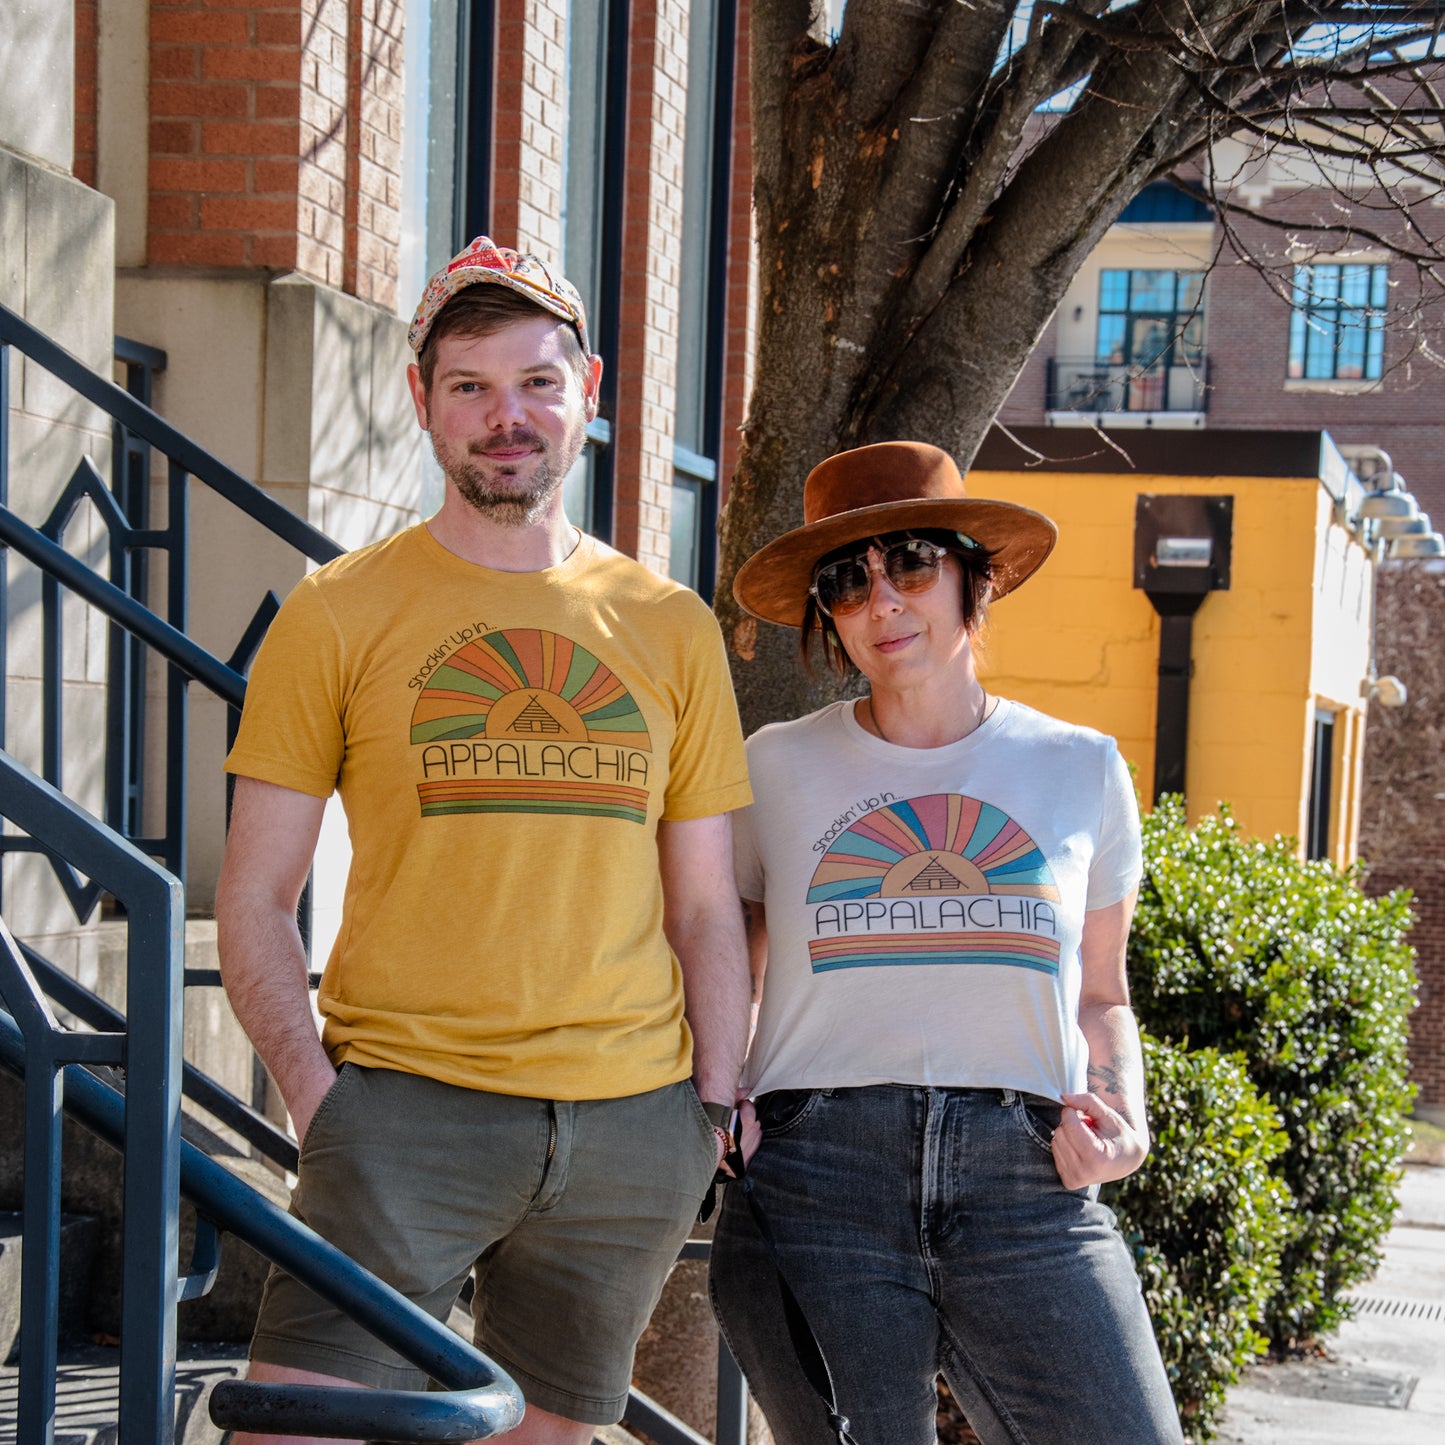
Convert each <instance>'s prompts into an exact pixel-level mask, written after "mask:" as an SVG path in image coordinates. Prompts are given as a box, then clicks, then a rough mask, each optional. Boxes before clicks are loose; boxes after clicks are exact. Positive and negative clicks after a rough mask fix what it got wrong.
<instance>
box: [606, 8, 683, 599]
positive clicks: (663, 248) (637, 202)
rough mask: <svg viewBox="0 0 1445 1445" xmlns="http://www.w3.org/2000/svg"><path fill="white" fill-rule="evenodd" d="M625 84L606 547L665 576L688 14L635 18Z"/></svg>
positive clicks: (653, 11)
mask: <svg viewBox="0 0 1445 1445" xmlns="http://www.w3.org/2000/svg"><path fill="white" fill-rule="evenodd" d="M631 61H632V64H631V74H630V76H629V83H628V116H627V204H626V209H625V211H624V217H625V219H624V233H623V251H624V254H626V255H628V256H637V257H646V258H647V259H646V263H645V264H643V265H637V266H628V267H626V268H625V270H624V272H623V276H622V328H621V335H620V337H619V340H620V341H621V343H622V344H621V346H620V347H619V351H618V375H617V388H618V389H617V474H618V476H619V477H626V478H628V479H629V480H631V479H633V478H635V479H636V482H635V485H629V486H627V487H626V488H625V489H622V488H619V490H618V496H617V501H616V506H615V510H614V515H613V538H612V540H613V543H614V544H615V545H616V546H618V547H620V548H621V549H622V550H623V551H624V552H628V553H630V554H631V555H632V556H634V557H637V558H638V559H639V560H641V561H643V562H645V563H647V564H648V565H649V566H650V567H653V568H655V569H656V570H657V571H659V572H666V571H667V566H668V559H669V554H670V552H671V544H670V539H669V527H668V522H669V517H670V497H671V487H672V475H673V466H672V448H673V436H674V433H673V414H674V411H675V408H676V386H675V383H674V379H673V378H674V376H675V374H676V362H677V345H678V342H677V318H678V311H679V294H678V282H679V269H680V266H681V263H682V241H681V225H682V162H683V126H684V123H685V120H686V115H687V6H686V4H685V3H684V0H657V3H656V4H655V5H650V6H647V7H645V8H640V9H639V10H637V11H635V12H634V16H633V23H632V55H631Z"/></svg>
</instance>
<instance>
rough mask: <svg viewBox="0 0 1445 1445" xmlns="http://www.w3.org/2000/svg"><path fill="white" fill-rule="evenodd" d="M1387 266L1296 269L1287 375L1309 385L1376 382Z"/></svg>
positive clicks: (1381, 355) (1382, 341) (1382, 358)
mask: <svg viewBox="0 0 1445 1445" xmlns="http://www.w3.org/2000/svg"><path fill="white" fill-rule="evenodd" d="M1388 272H1389V268H1388V267H1387V266H1370V265H1363V264H1355V265H1333V264H1331V265H1319V264H1311V265H1308V266H1296V267H1295V268H1294V295H1293V298H1292V300H1293V303H1294V311H1293V313H1292V314H1291V316H1290V321H1289V372H1288V375H1289V376H1290V377H1291V378H1298V379H1301V380H1305V381H1378V380H1379V379H1380V377H1381V375H1382V374H1383V372H1384V361H1385V302H1386V299H1387V292H1388V287H1389V276H1388Z"/></svg>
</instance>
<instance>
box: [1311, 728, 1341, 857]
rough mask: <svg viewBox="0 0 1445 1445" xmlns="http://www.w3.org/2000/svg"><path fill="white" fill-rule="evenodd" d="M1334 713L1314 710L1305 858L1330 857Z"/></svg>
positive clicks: (1332, 804) (1332, 806)
mask: <svg viewBox="0 0 1445 1445" xmlns="http://www.w3.org/2000/svg"><path fill="white" fill-rule="evenodd" d="M1334 761H1335V715H1334V713H1332V712H1330V711H1329V710H1328V709H1326V708H1316V709H1315V730H1314V757H1313V759H1312V761H1311V764H1310V799H1309V820H1308V824H1307V826H1306V830H1305V857H1306V858H1328V857H1329V856H1330V814H1331V812H1332V811H1333V808H1334V779H1333V776H1332V775H1333V772H1334Z"/></svg>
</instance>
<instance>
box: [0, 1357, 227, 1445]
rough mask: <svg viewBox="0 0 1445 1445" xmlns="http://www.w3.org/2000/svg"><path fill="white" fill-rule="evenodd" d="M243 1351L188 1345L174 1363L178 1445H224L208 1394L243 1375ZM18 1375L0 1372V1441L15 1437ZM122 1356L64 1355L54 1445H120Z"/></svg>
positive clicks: (14, 1371) (57, 1380)
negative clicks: (221, 1383)
mask: <svg viewBox="0 0 1445 1445" xmlns="http://www.w3.org/2000/svg"><path fill="white" fill-rule="evenodd" d="M245 1357H246V1347H245V1345H237V1344H221V1345H187V1346H184V1347H183V1349H182V1351H181V1358H179V1359H178V1360H177V1361H176V1445H223V1442H224V1441H225V1440H226V1439H227V1438H228V1437H227V1435H226V1434H225V1432H224V1431H221V1430H218V1429H217V1428H216V1427H215V1426H214V1425H213V1424H211V1417H210V1413H209V1401H210V1396H211V1390H212V1388H213V1387H214V1386H215V1385H216V1383H217V1382H218V1381H220V1380H230V1379H234V1378H236V1377H237V1376H238V1375H241V1374H243V1373H244V1372H245V1368H246V1358H245ZM19 1384H20V1375H19V1370H18V1369H17V1368H16V1367H15V1366H14V1365H4V1366H0V1440H14V1439H15V1438H16V1436H17V1434H18V1432H19ZM119 1416H120V1351H119V1350H118V1349H114V1348H109V1347H106V1346H88V1347H86V1348H84V1349H79V1350H69V1351H66V1352H64V1353H62V1355H61V1357H60V1365H59V1368H58V1369H57V1370H56V1375H55V1442H56V1445H119V1439H120V1436H119V1425H118V1424H117V1420H118V1419H119Z"/></svg>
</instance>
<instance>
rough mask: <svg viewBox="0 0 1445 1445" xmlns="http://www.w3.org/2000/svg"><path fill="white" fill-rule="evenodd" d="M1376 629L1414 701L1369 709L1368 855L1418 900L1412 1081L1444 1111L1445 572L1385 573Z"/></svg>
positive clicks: (1383, 667)
mask: <svg viewBox="0 0 1445 1445" xmlns="http://www.w3.org/2000/svg"><path fill="white" fill-rule="evenodd" d="M1375 632H1376V639H1377V641H1376V654H1377V663H1378V666H1379V669H1380V671H1381V672H1393V673H1396V674H1398V675H1399V676H1400V677H1402V678H1403V679H1404V680H1405V683H1406V685H1407V686H1408V687H1409V689H1410V698H1409V701H1408V702H1407V703H1406V705H1405V706H1404V707H1402V708H1391V709H1384V708H1381V707H1378V706H1374V707H1372V708H1371V710H1370V719H1369V728H1370V730H1369V733H1368V735H1367V736H1366V740H1365V786H1364V796H1363V805H1362V809H1361V829H1360V832H1361V836H1360V853H1361V856H1362V857H1363V858H1364V859H1365V860H1366V862H1367V863H1368V865H1369V878H1368V883H1367V886H1368V889H1369V891H1370V892H1371V893H1383V892H1387V891H1388V890H1389V889H1391V888H1409V889H1410V890H1411V891H1412V892H1413V893H1414V895H1415V901H1414V909H1415V920H1416V921H1415V928H1414V930H1413V932H1412V933H1411V942H1412V943H1413V944H1414V945H1415V952H1416V969H1417V971H1418V973H1419V977H1420V994H1419V998H1420V1007H1419V1008H1418V1009H1417V1010H1416V1011H1415V1013H1414V1015H1413V1017H1412V1018H1411V1020H1410V1068H1411V1076H1412V1078H1413V1079H1414V1081H1415V1083H1416V1084H1417V1085H1418V1086H1419V1089H1420V1100H1419V1102H1420V1103H1421V1104H1422V1105H1425V1106H1428V1107H1431V1108H1433V1109H1445V807H1442V803H1445V651H1442V649H1441V646H1440V638H1441V637H1442V636H1445V568H1441V567H1439V565H1438V564H1430V563H1418V562H1417V563H1408V564H1403V565H1402V564H1393V565H1389V566H1386V567H1385V568H1383V569H1382V570H1381V572H1380V577H1379V587H1378V593H1377V605H1376V616H1375Z"/></svg>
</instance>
